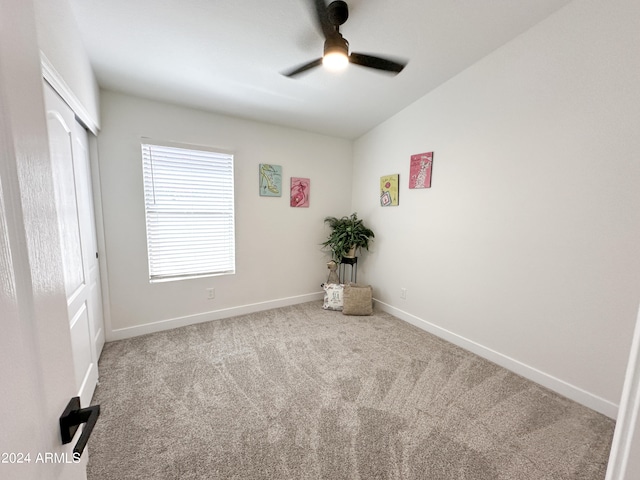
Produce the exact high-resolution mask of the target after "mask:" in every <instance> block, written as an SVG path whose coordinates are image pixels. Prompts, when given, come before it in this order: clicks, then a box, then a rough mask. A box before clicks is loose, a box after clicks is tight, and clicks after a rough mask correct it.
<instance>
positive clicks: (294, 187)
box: [291, 177, 311, 207]
mask: <svg viewBox="0 0 640 480" xmlns="http://www.w3.org/2000/svg"><path fill="white" fill-rule="evenodd" d="M310 189H311V180H310V179H308V178H299V177H291V206H292V207H308V206H309V190H310Z"/></svg>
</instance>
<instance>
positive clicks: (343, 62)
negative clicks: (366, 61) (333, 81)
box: [322, 51, 349, 72]
mask: <svg viewBox="0 0 640 480" xmlns="http://www.w3.org/2000/svg"><path fill="white" fill-rule="evenodd" d="M322 64H323V65H324V66H325V67H326V68H327V69H328V70H331V71H334V72H335V71H340V70H344V69H345V68H346V67H347V65H348V64H349V58H348V57H347V56H346V55H345V54H344V52H342V51H332V52H327V53H325V54H324V57H322Z"/></svg>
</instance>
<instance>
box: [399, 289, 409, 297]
mask: <svg viewBox="0 0 640 480" xmlns="http://www.w3.org/2000/svg"><path fill="white" fill-rule="evenodd" d="M400 298H401V299H402V300H406V299H407V289H406V288H401V289H400Z"/></svg>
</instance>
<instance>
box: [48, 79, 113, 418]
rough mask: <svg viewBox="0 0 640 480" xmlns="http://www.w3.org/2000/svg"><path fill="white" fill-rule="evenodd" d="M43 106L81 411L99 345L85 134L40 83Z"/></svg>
mask: <svg viewBox="0 0 640 480" xmlns="http://www.w3.org/2000/svg"><path fill="white" fill-rule="evenodd" d="M45 105H46V109H47V130H48V132H49V150H50V154H51V165H52V170H53V176H54V188H55V197H56V209H57V212H58V224H59V228H60V243H61V246H62V259H63V263H64V278H65V290H66V295H67V307H68V311H69V328H70V331H71V343H72V352H73V361H74V369H75V378H76V386H77V388H78V396H79V397H80V400H81V404H82V406H87V405H88V404H89V402H90V401H91V397H92V396H93V392H94V390H95V387H96V384H97V382H98V357H99V354H100V351H101V349H102V345H103V344H104V329H103V327H102V323H103V322H102V305H101V301H100V285H99V278H100V276H99V268H98V259H97V253H96V252H97V249H96V237H95V226H94V220H93V202H92V195H91V179H90V171H89V156H88V147H87V144H88V142H87V133H86V130H85V129H84V128H82V126H81V125H80V124H79V123H78V122H77V120H76V118H75V115H74V113H73V111H72V110H71V108H69V106H68V105H67V104H66V103H65V102H64V101H63V100H62V98H60V96H59V95H58V94H57V93H56V92H55V91H54V90H53V89H52V88H51V86H49V84H47V83H46V82H45Z"/></svg>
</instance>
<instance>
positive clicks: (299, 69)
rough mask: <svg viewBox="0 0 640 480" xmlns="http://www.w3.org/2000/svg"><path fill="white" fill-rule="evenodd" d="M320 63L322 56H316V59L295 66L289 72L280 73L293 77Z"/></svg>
mask: <svg viewBox="0 0 640 480" xmlns="http://www.w3.org/2000/svg"><path fill="white" fill-rule="evenodd" d="M320 65H322V58H318V59H316V60H313V61H312V62H309V63H305V64H304V65H300V66H299V67H296V68H294V69H293V70H291V71H289V72H284V73H283V74H282V75H284V76H285V77H295V76H296V75H300V74H301V73H303V72H306V71H307V70H310V69H312V68H314V67H319V66H320Z"/></svg>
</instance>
